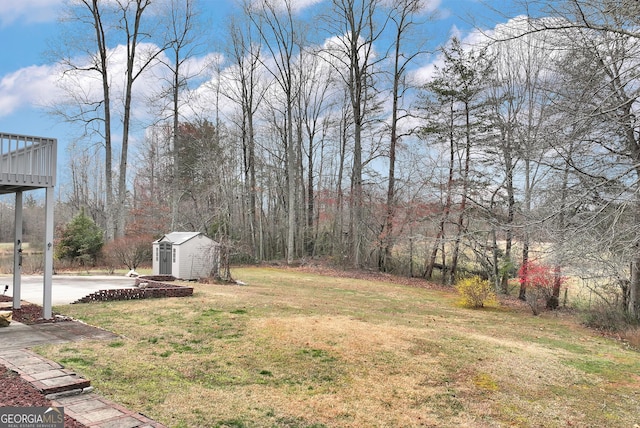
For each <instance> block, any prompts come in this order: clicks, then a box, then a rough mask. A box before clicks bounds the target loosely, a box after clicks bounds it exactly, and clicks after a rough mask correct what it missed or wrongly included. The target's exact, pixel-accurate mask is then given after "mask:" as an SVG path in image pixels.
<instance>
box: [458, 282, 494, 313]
mask: <svg viewBox="0 0 640 428" xmlns="http://www.w3.org/2000/svg"><path fill="white" fill-rule="evenodd" d="M456 291H457V292H458V294H460V297H462V304H463V305H464V306H466V307H468V308H483V307H484V306H490V305H496V304H497V302H498V300H497V298H496V294H495V293H494V291H493V287H492V285H491V283H490V282H489V281H487V280H484V279H482V278H480V277H478V276H473V277H471V278H465V279H463V280H461V281H459V282H458V283H457V284H456Z"/></svg>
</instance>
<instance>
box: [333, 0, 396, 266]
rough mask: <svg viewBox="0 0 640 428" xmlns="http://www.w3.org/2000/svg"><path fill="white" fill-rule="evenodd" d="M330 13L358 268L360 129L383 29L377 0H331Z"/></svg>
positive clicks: (362, 231)
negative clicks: (347, 121) (343, 102)
mask: <svg viewBox="0 0 640 428" xmlns="http://www.w3.org/2000/svg"><path fill="white" fill-rule="evenodd" d="M332 5H333V7H332V13H331V16H330V17H328V18H327V21H328V23H329V28H330V29H331V30H333V32H335V33H336V34H337V37H336V41H335V42H334V45H333V46H330V48H329V49H327V51H326V52H327V53H328V54H329V56H330V58H331V59H330V60H329V63H330V64H331V65H332V66H333V67H335V69H336V72H337V73H338V75H339V76H340V78H341V79H342V81H343V83H344V85H345V87H346V88H347V93H348V95H349V102H350V106H351V120H352V121H353V166H352V168H351V193H352V194H351V214H350V225H351V226H350V230H349V235H350V239H351V262H352V264H353V266H354V267H360V266H361V264H362V259H363V250H364V238H365V236H366V228H365V225H364V212H365V211H364V191H363V166H364V162H363V157H362V153H363V144H362V142H363V131H364V129H365V127H366V125H367V120H368V118H369V115H370V113H371V111H373V110H374V107H375V106H374V102H373V100H374V97H375V91H376V89H375V87H374V76H375V66H376V65H377V63H378V61H380V58H376V56H375V50H374V43H375V42H376V41H377V40H378V39H379V37H380V35H381V34H382V32H383V30H384V28H385V24H386V23H385V22H383V23H382V25H378V24H379V23H378V22H377V20H376V18H377V17H376V12H377V11H378V7H379V6H380V0H367V1H366V0H333V2H332Z"/></svg>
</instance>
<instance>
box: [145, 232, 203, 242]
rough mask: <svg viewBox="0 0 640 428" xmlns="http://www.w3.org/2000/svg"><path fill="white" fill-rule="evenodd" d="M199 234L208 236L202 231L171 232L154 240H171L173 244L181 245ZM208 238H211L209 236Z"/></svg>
mask: <svg viewBox="0 0 640 428" xmlns="http://www.w3.org/2000/svg"><path fill="white" fill-rule="evenodd" d="M198 235H202V236H204V237H205V238H207V237H206V236H205V235H204V234H203V233H202V232H171V233H167V234H166V235H164V236H162V238H160V239H158V240H157V241H154V243H156V242H161V241H169V242H171V243H173V244H176V245H180V244H184V243H185V242H187V241H188V240H190V239H192V238H195V237H196V236H198ZM207 239H210V238H207Z"/></svg>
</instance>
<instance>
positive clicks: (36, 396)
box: [0, 366, 86, 428]
mask: <svg viewBox="0 0 640 428" xmlns="http://www.w3.org/2000/svg"><path fill="white" fill-rule="evenodd" d="M0 385H2V387H0V406H2V407H49V406H51V401H49V400H47V399H46V398H45V397H44V395H42V393H41V392H40V391H38V390H37V389H35V388H34V387H33V386H32V385H31V384H30V383H29V382H27V381H26V380H24V379H22V378H21V377H20V375H18V374H17V373H15V372H13V371H11V370H8V369H7V368H5V367H3V366H0ZM64 426H65V428H86V425H83V424H81V423H80V422H78V421H76V420H75V419H73V418H72V417H70V416H68V415H64Z"/></svg>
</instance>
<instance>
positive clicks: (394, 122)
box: [378, 0, 425, 271]
mask: <svg viewBox="0 0 640 428" xmlns="http://www.w3.org/2000/svg"><path fill="white" fill-rule="evenodd" d="M424 7H425V5H424V2H423V0H396V1H394V2H393V4H392V8H391V10H390V12H389V13H390V20H391V22H393V30H394V31H395V37H394V41H393V45H392V61H393V70H392V75H391V77H392V89H391V99H392V106H391V122H390V124H389V127H390V130H389V134H390V135H389V140H390V141H389V178H388V185H387V200H386V213H385V220H384V223H383V225H382V230H381V232H380V235H381V236H380V239H379V241H380V242H381V243H382V248H381V249H380V251H379V255H378V267H379V269H381V270H383V271H389V270H391V269H392V267H393V263H392V254H393V246H394V239H395V237H394V230H393V226H394V221H395V212H396V200H395V199H396V179H395V177H396V150H397V146H398V141H399V140H400V138H402V136H403V132H402V131H401V130H400V129H399V128H400V124H401V121H402V120H403V119H405V118H406V117H407V115H408V113H407V112H406V111H403V106H402V101H403V99H404V98H405V95H406V94H407V91H408V90H409V89H410V88H411V84H410V83H409V82H408V81H407V71H408V70H407V69H408V67H409V66H410V65H411V63H412V62H413V61H415V59H416V58H417V57H418V56H420V55H421V54H423V53H424V51H423V49H422V47H421V45H420V44H415V43H414V45H413V46H411V48H410V50H407V49H408V48H407V47H406V46H405V44H406V45H409V42H410V40H411V39H412V38H413V36H415V34H413V33H414V30H415V28H416V27H417V26H419V25H420V24H421V23H420V22H418V21H416V15H417V14H418V13H420V12H421V11H422V10H423V9H424ZM407 132H411V130H408V131H407Z"/></svg>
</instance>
